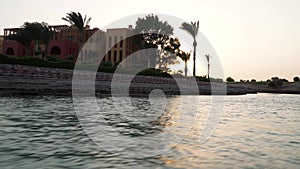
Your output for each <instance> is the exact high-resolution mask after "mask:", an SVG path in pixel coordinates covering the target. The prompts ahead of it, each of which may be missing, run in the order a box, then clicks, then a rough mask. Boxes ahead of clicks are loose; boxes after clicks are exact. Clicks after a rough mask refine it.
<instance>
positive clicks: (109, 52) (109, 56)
mask: <svg viewBox="0 0 300 169" xmlns="http://www.w3.org/2000/svg"><path fill="white" fill-rule="evenodd" d="M108 61H109V62H111V51H108Z"/></svg>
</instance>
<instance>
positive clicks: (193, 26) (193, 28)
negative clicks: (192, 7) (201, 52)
mask: <svg viewBox="0 0 300 169" xmlns="http://www.w3.org/2000/svg"><path fill="white" fill-rule="evenodd" d="M180 28H181V29H182V30H185V31H186V32H187V33H189V34H190V35H191V36H192V37H193V39H194V42H193V47H194V55H193V62H194V66H193V76H194V77H195V76H196V47H197V41H196V37H197V35H198V30H199V21H197V22H191V23H190V24H189V23H187V22H184V23H182V25H181V27H180Z"/></svg>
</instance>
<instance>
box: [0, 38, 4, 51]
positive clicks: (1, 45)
mask: <svg viewBox="0 0 300 169" xmlns="http://www.w3.org/2000/svg"><path fill="white" fill-rule="evenodd" d="M3 41H4V36H0V53H1V54H2V53H3V52H2V50H3Z"/></svg>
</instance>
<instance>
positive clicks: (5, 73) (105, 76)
mask: <svg viewBox="0 0 300 169" xmlns="http://www.w3.org/2000/svg"><path fill="white" fill-rule="evenodd" d="M115 77H116V78H115ZM79 78H82V79H80V80H81V82H83V84H84V82H85V80H87V76H86V75H85V74H84V72H83V73H82V77H79ZM113 78H114V80H113V82H114V85H115V86H117V87H116V88H115V89H116V90H115V91H117V93H116V94H120V95H122V94H126V91H127V92H128V90H126V85H127V84H128V79H130V78H132V79H131V80H130V85H129V94H130V95H148V94H149V93H150V92H151V91H152V90H154V89H160V90H162V91H164V92H165V93H166V94H167V95H178V94H199V93H200V94H201V95H210V94H230V95H240V94H248V93H256V91H255V90H253V89H252V88H250V87H243V86H238V85H231V86H227V87H226V85H225V84H223V83H221V84H220V83H208V82H197V87H198V91H197V92H195V90H194V89H195V84H196V83H195V81H193V80H191V79H177V81H176V80H175V79H173V78H162V77H149V76H134V77H133V76H131V75H126V74H124V75H118V76H115V75H114V74H112V73H102V72H98V73H97V75H96V79H95V85H94V86H95V93H96V95H97V96H104V95H110V94H111V86H112V85H111V84H112V83H111V81H112V79H113ZM72 79H73V70H67V69H55V68H43V67H31V66H23V65H7V64H0V95H1V96H12V95H55V96H72V83H74V81H72ZM178 82H179V83H178ZM73 85H74V84H73ZM85 87H86V86H84V85H83V87H82V88H83V90H84V89H85ZM118 89H120V90H118ZM127 89H128V86H127ZM123 90H124V91H123ZM226 91H227V92H226ZM118 92H119V93H118Z"/></svg>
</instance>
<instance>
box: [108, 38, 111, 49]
mask: <svg viewBox="0 0 300 169" xmlns="http://www.w3.org/2000/svg"><path fill="white" fill-rule="evenodd" d="M108 47H109V48H111V36H110V37H109V38H108Z"/></svg>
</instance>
